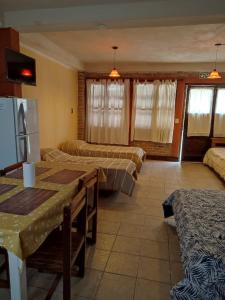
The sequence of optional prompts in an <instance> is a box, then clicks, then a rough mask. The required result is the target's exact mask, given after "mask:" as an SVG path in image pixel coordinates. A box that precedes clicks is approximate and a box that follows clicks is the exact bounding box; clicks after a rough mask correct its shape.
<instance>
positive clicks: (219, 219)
mask: <svg viewBox="0 0 225 300" xmlns="http://www.w3.org/2000/svg"><path fill="white" fill-rule="evenodd" d="M163 208H164V215H165V217H169V216H171V215H174V218H175V221H176V229H177V234H178V237H179V241H180V246H181V252H182V262H183V268H184V272H185V276H184V278H183V279H182V280H181V281H180V282H178V283H177V284H176V285H175V286H174V287H173V288H172V290H171V296H172V299H176V300H222V299H225V191H215V190H197V189H193V190H185V189H180V190H177V191H175V192H174V193H172V194H171V195H170V196H169V197H168V199H167V200H166V201H165V202H164V204H163Z"/></svg>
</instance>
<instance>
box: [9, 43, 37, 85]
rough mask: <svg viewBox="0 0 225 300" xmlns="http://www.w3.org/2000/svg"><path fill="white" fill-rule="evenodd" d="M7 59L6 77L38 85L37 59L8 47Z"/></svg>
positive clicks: (14, 80)
mask: <svg viewBox="0 0 225 300" xmlns="http://www.w3.org/2000/svg"><path fill="white" fill-rule="evenodd" d="M5 61H6V78H7V79H8V80H9V81H12V82H15V83H24V84H29V85H36V67H35V59H33V58H32V57H29V56H26V55H24V54H22V53H19V52H16V51H14V50H12V49H8V48H6V49H5Z"/></svg>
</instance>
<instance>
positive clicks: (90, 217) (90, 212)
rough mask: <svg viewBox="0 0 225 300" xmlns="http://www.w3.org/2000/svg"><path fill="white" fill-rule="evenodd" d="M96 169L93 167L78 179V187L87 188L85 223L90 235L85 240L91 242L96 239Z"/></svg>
mask: <svg viewBox="0 0 225 300" xmlns="http://www.w3.org/2000/svg"><path fill="white" fill-rule="evenodd" d="M98 173H99V172H98V170H97V169H95V170H94V171H93V172H91V173H90V174H88V175H86V176H84V177H83V178H81V179H80V180H79V186H78V189H81V188H82V187H86V189H87V223H88V226H87V227H88V228H87V229H88V232H89V233H91V237H88V236H87V240H88V241H89V242H90V243H91V244H95V243H96V240H97V216H98V184H99V183H98Z"/></svg>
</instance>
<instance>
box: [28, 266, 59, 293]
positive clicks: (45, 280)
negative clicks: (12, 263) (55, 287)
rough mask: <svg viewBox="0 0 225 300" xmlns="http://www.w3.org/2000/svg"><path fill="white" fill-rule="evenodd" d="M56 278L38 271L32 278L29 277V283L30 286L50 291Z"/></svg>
mask: <svg viewBox="0 0 225 300" xmlns="http://www.w3.org/2000/svg"><path fill="white" fill-rule="evenodd" d="M54 278H55V275H54V274H49V273H42V272H38V271H37V270H36V271H34V272H33V274H32V277H29V281H28V283H29V286H32V287H36V288H41V289H46V290H48V289H49V288H50V287H51V284H52V282H53V281H54Z"/></svg>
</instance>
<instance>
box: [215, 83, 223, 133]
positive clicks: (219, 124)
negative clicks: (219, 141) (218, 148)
mask: <svg viewBox="0 0 225 300" xmlns="http://www.w3.org/2000/svg"><path fill="white" fill-rule="evenodd" d="M213 136H214V137H225V88H220V89H218V91H217V99H216V109H215V118H214V133H213Z"/></svg>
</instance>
